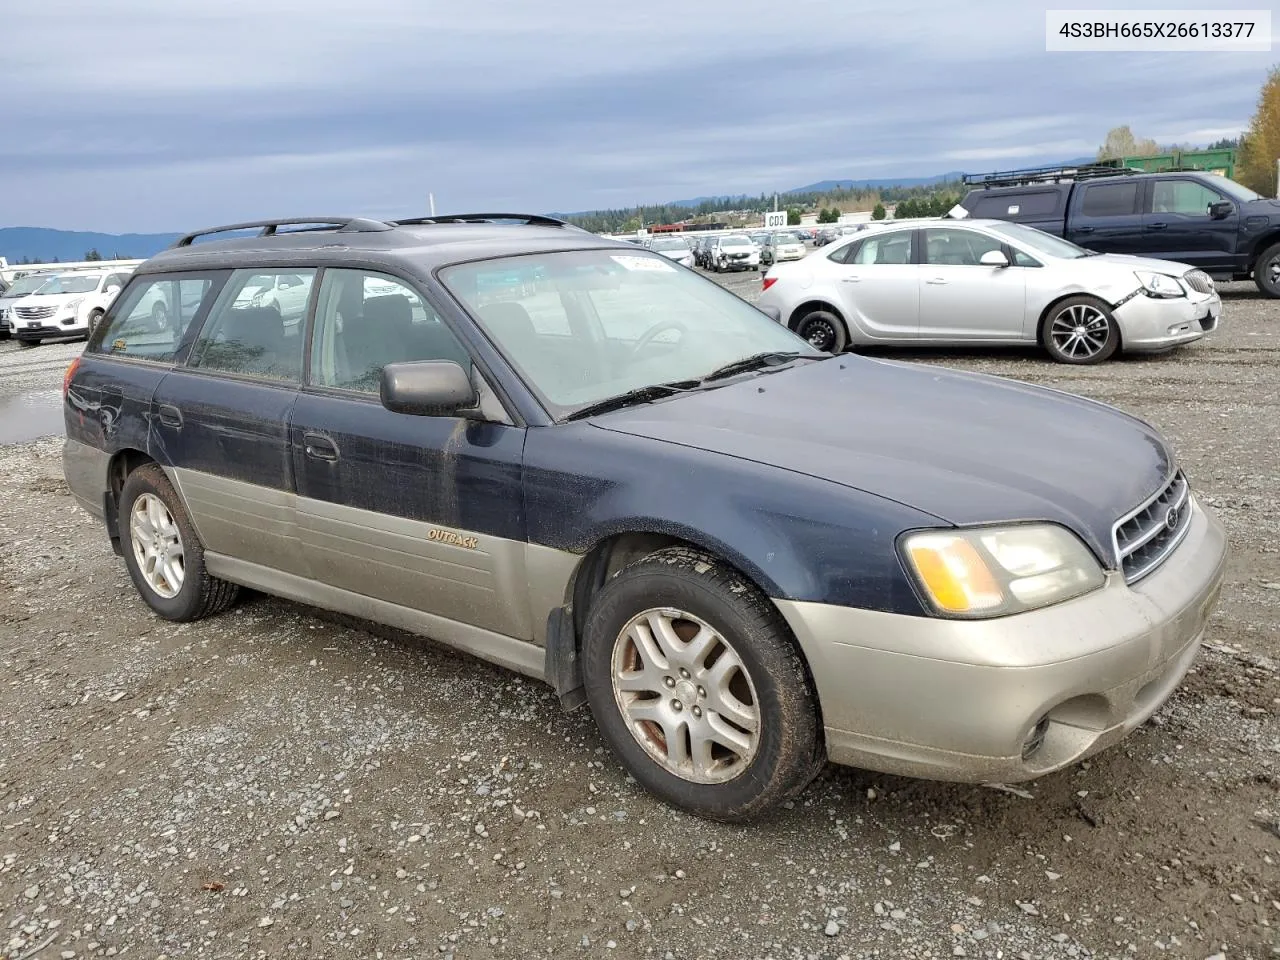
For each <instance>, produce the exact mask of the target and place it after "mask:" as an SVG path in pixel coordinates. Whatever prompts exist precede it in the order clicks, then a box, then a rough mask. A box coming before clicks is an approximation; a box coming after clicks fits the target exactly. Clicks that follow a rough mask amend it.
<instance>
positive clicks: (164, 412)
mask: <svg viewBox="0 0 1280 960" xmlns="http://www.w3.org/2000/svg"><path fill="white" fill-rule="evenodd" d="M157 413H158V414H159V416H160V422H161V423H162V424H164V425H165V426H166V427H172V428H173V429H174V430H181V429H182V411H181V410H179V409H178V408H177V407H175V406H173V405H172V404H168V403H162V404H160V409H159V410H158V411H157Z"/></svg>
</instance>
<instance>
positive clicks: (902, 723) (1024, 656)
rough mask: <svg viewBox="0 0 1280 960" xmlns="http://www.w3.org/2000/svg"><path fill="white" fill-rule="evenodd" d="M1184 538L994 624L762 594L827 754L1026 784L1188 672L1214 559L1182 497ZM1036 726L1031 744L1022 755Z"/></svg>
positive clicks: (1217, 563) (886, 768) (1214, 531)
mask: <svg viewBox="0 0 1280 960" xmlns="http://www.w3.org/2000/svg"><path fill="white" fill-rule="evenodd" d="M1192 504H1193V509H1192V521H1191V529H1190V532H1189V533H1188V534H1187V536H1186V539H1185V540H1184V541H1183V542H1182V544H1181V545H1179V546H1178V548H1177V549H1176V550H1174V551H1173V553H1172V554H1170V556H1169V558H1168V559H1167V560H1165V562H1164V563H1163V564H1162V565H1161V566H1160V567H1159V568H1158V569H1157V570H1156V571H1155V572H1154V573H1152V574H1150V575H1149V576H1147V577H1145V578H1143V579H1142V580H1141V581H1139V582H1138V583H1136V584H1134V585H1133V586H1128V585H1126V584H1125V583H1124V580H1123V578H1122V577H1120V575H1118V574H1113V575H1111V576H1110V577H1109V578H1108V582H1107V585H1106V586H1104V587H1103V588H1102V589H1100V590H1096V591H1094V592H1093V593H1091V594H1087V595H1086V596H1083V597H1079V598H1077V599H1075V600H1070V601H1067V602H1065V603H1060V604H1056V605H1054V606H1051V607H1045V608H1043V609H1041V610H1035V611H1032V612H1030V613H1023V614H1018V615H1016V616H1011V617H1002V618H998V619H995V620H985V621H982V620H978V621H974V620H969V621H964V620H943V619H938V618H933V617H909V616H902V615H899V614H889V613H882V612H879V611H870V610H857V609H852V608H849V607H836V606H831V605H827V604H818V603H803V602H797V601H789V600H776V601H774V602H775V603H776V604H777V606H778V609H779V610H780V611H781V612H782V615H783V616H784V617H785V618H786V620H787V623H788V624H789V625H790V626H791V629H792V631H793V632H794V634H795V636H796V639H797V640H798V641H799V643H800V646H801V648H802V649H803V651H804V654H805V656H806V657H807V658H808V661H809V666H810V669H811V671H812V675H813V677H814V682H815V684H816V686H817V690H818V697H819V700H820V702H821V706H822V713H823V723H824V725H825V727H826V740H827V753H828V756H829V757H830V759H831V760H832V761H833V762H835V763H843V764H848V765H850V766H857V767H864V768H866V769H870V770H879V771H882V772H885V773H893V774H901V775H906V776H918V777H926V778H929V779H934V780H956V781H964V782H991V781H1004V782H1012V781H1018V780H1030V779H1033V778H1035V777H1039V776H1042V775H1044V774H1046V773H1050V772H1052V771H1054V770H1058V769H1061V768H1062V767H1065V766H1067V765H1068V764H1071V763H1074V762H1076V761H1078V760H1081V759H1083V758H1085V757H1088V756H1090V755H1092V754H1094V753H1097V752H1098V751H1099V750H1103V749H1105V748H1106V747H1109V746H1111V745H1113V744H1115V743H1116V742H1118V741H1119V740H1121V739H1122V738H1123V737H1124V736H1125V735H1126V734H1128V733H1129V732H1130V731H1131V730H1133V729H1134V728H1135V727H1137V726H1139V725H1140V724H1142V723H1144V722H1145V721H1146V720H1147V719H1148V718H1149V717H1150V716H1151V715H1152V714H1153V713H1155V712H1156V710H1158V709H1159V708H1160V706H1161V705H1162V704H1163V703H1164V702H1165V700H1167V699H1168V698H1169V696H1170V695H1171V694H1172V693H1173V691H1174V690H1175V689H1176V688H1177V686H1178V684H1179V683H1180V682H1181V681H1182V678H1183V677H1184V676H1185V675H1186V672H1187V670H1188V669H1189V668H1190V666H1191V662H1192V660H1194V659H1195V655H1196V652H1197V651H1198V650H1199V647H1200V638H1201V635H1202V634H1203V632H1204V627H1205V623H1206V621H1207V620H1208V617H1209V613H1210V611H1211V610H1212V608H1213V605H1214V603H1215V602H1216V600H1217V598H1218V592H1219V590H1220V589H1221V585H1222V579H1223V575H1224V571H1225V565H1226V534H1225V532H1224V530H1223V528H1222V525H1221V524H1220V523H1219V522H1218V521H1217V520H1216V519H1215V518H1214V517H1213V516H1212V515H1211V514H1210V513H1208V512H1207V511H1206V510H1205V509H1204V508H1203V507H1201V506H1200V505H1199V504H1198V503H1197V502H1196V501H1195V500H1194V499H1193V500H1192ZM1042 720H1043V721H1047V726H1043V727H1042V728H1041V732H1042V734H1043V739H1042V741H1041V745H1040V746H1039V747H1038V748H1037V749H1035V750H1033V751H1031V752H1029V753H1028V755H1027V756H1025V757H1024V756H1023V748H1024V745H1026V744H1027V743H1028V740H1029V738H1030V737H1032V735H1033V731H1035V730H1036V729H1037V724H1038V723H1040V722H1041V721H1042Z"/></svg>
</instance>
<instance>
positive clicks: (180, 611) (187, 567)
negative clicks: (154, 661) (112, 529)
mask: <svg viewBox="0 0 1280 960" xmlns="http://www.w3.org/2000/svg"><path fill="white" fill-rule="evenodd" d="M117 529H118V530H119V531H120V540H121V544H120V545H121V548H122V550H123V552H124V562H125V565H126V566H127V567H128V568H129V576H130V577H131V578H132V579H133V585H134V587H135V588H136V589H137V591H138V593H139V595H140V596H141V597H142V599H143V600H145V601H146V602H147V605H148V606H149V607H151V609H152V610H154V611H155V612H156V613H158V614H159V615H160V616H162V617H163V618H164V619H166V620H175V621H178V622H180V623H185V622H188V621H191V620H199V619H200V618H202V617H207V616H210V615H212V614H215V613H221V612H222V611H223V610H226V609H227V608H228V607H230V606H231V604H233V603H234V602H235V599H236V596H237V594H238V593H239V592H240V588H239V587H238V586H237V585H236V584H234V583H228V582H227V581H225V580H219V579H217V578H216V577H211V576H209V572H208V571H207V570H206V569H205V566H204V545H203V544H201V542H200V538H199V537H198V536H197V535H196V529H195V527H194V526H192V523H191V518H190V517H189V516H187V511H186V509H185V508H184V507H183V505H182V500H181V499H180V498H179V497H178V493H177V491H176V490H174V489H173V485H172V484H171V483H169V478H168V477H166V476H165V475H164V471H163V470H161V469H160V467H159V466H157V465H156V464H148V465H147V466H145V467H139V468H138V469H137V470H134V471H133V473H131V474H129V476H128V479H126V480H125V482H124V489H123V490H122V491H121V492H120V509H119V514H118V524H117Z"/></svg>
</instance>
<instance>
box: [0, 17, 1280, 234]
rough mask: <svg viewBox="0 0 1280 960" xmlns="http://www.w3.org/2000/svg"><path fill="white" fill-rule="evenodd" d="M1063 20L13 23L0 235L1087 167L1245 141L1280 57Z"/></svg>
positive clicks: (624, 202) (9, 22)
mask: <svg viewBox="0 0 1280 960" xmlns="http://www.w3.org/2000/svg"><path fill="white" fill-rule="evenodd" d="M1218 5H1222V4H1218ZM1238 5H1240V6H1252V7H1261V8H1268V9H1271V8H1274V7H1275V6H1276V0H1249V2H1248V3H1240V4H1238ZM1049 6H1052V7H1054V8H1063V7H1073V6H1075V7H1089V6H1094V7H1096V6H1104V5H1103V4H1099V3H1096V2H1094V3H1092V4H1090V3H1072V2H1070V0H1057V2H1054V3H1051V4H1049ZM1112 6H1123V7H1125V8H1128V9H1135V8H1140V7H1163V8H1169V7H1174V6H1185V7H1192V8H1193V7H1195V6H1196V4H1186V3H1183V4H1179V3H1177V0H1165V2H1163V3H1159V2H1157V3H1151V2H1143V0H1126V2H1124V3H1123V4H1113V5H1112ZM1212 6H1214V4H1211V3H1209V2H1208V0H1200V3H1199V7H1200V8H1205V7H1212ZM1045 7H1046V5H1045V4H1038V3H1035V2H1032V0H969V2H967V3H955V2H950V0H891V2H882V0H842V2H835V0H707V2H703V0H642V2H628V0H536V2H535V0H468V2H461V0H361V2H358V3H352V2H350V0H214V2H197V0H114V2H112V3H89V2H86V0H41V2H39V3H26V4H21V5H18V4H10V5H9V7H8V8H7V9H6V11H5V14H4V17H3V33H4V42H3V44H2V45H0V49H2V50H3V53H2V54H0V91H3V95H2V96H0V117H2V118H3V124H0V226H19V225H21V226H49V227H59V228H65V229H88V230H103V231H108V232H113V233H114V232H126V231H153V230H155V231H167V230H178V229H184V228H189V227H194V226H200V225H205V224H209V223H215V222H227V221H233V220H238V219H249V218H253V217H260V216H271V215H281V216H285V215H298V214H301V215H320V214H337V213H361V214H368V215H373V216H387V217H390V216H393V215H402V216H408V215H413V214H422V213H425V212H426V210H427V194H428V192H429V191H431V192H434V193H435V196H436V205H437V209H438V210H439V211H440V212H445V211H459V212H460V211H464V210H475V209H486V210H491V209H504V210H506V209H512V210H522V211H523V210H531V211H547V210H583V209H592V208H598V207H618V206H631V205H634V204H635V203H637V202H646V203H648V202H663V201H668V200H675V199H681V198H686V197H694V196H700V195H705V194H719V193H730V192H747V193H758V192H761V191H769V190H775V189H781V190H785V189H788V188H792V187H797V186H801V185H804V184H807V183H812V182H814V181H817V180H822V179H834V178H861V177H881V176H883V177H897V176H921V175H930V174H935V173H941V172H944V171H947V170H954V169H963V170H970V171H981V170H987V169H992V168H1000V167H1004V168H1007V167H1009V166H1017V165H1025V164H1030V163H1034V162H1038V161H1044V160H1053V159H1064V158H1067V157H1073V156H1079V155H1083V154H1088V153H1091V152H1093V150H1095V149H1096V148H1097V145H1098V144H1099V143H1100V142H1101V140H1102V138H1103V136H1104V135H1105V133H1106V131H1107V129H1108V128H1110V127H1112V126H1115V125H1118V124H1122V123H1128V124H1130V125H1132V126H1133V128H1134V130H1135V132H1137V133H1138V134H1139V135H1142V136H1149V137H1154V138H1156V139H1157V140H1160V141H1163V142H1171V141H1178V142H1183V141H1191V142H1208V141H1210V140H1212V139H1215V138H1217V137H1220V136H1224V135H1225V136H1229V135H1234V134H1236V133H1237V132H1239V130H1240V129H1241V128H1242V127H1243V126H1244V125H1245V124H1246V123H1247V121H1248V118H1249V116H1250V115H1251V113H1252V112H1253V107H1254V104H1255V101H1256V98H1257V94H1258V88H1259V86H1260V84H1261V82H1262V80H1263V78H1264V77H1265V75H1266V71H1267V70H1268V68H1269V67H1270V66H1271V65H1272V64H1273V63H1276V62H1280V53H1180V54H1175V53H1159V54H1125V53H1096V54H1082V53H1046V52H1045V17H1044V11H1045ZM1275 19H1276V20H1277V26H1280V15H1276V16H1275Z"/></svg>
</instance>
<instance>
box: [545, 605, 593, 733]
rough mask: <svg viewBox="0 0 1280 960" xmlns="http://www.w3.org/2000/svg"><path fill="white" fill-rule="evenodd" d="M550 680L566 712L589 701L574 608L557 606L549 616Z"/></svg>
mask: <svg viewBox="0 0 1280 960" xmlns="http://www.w3.org/2000/svg"><path fill="white" fill-rule="evenodd" d="M546 677H547V682H548V683H550V684H551V686H552V687H553V688H554V689H555V691H556V696H558V697H559V698H560V709H561V710H563V711H564V712H565V713H568V712H569V711H570V710H576V709H577V708H578V707H580V706H582V705H583V704H584V703H586V702H587V691H586V688H585V687H584V686H583V680H582V661H581V659H580V658H579V656H578V638H577V635H576V634H575V632H574V629H573V611H572V610H571V609H570V608H569V607H556V608H555V609H554V610H552V611H551V613H550V614H549V615H548V616H547V660H546Z"/></svg>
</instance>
